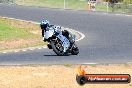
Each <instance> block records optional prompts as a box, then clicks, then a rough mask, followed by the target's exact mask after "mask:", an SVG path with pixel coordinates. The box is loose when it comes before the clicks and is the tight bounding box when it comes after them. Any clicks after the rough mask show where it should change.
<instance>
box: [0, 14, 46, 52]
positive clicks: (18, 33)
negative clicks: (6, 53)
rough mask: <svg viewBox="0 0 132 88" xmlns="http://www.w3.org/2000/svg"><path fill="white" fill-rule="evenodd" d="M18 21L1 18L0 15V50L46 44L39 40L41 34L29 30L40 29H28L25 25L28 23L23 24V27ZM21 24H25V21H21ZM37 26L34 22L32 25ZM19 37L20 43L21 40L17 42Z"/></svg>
mask: <svg viewBox="0 0 132 88" xmlns="http://www.w3.org/2000/svg"><path fill="white" fill-rule="evenodd" d="M20 23H21V22H20ZM20 23H19V22H18V21H15V20H9V19H3V18H1V17H0V44H1V45H0V51H1V50H9V49H20V48H27V47H34V46H42V45H45V44H46V43H44V42H43V41H42V40H41V34H34V33H32V32H31V30H34V31H36V30H40V29H30V28H28V27H26V26H28V25H25V26H24V27H22V26H20ZM11 24H13V25H11ZM21 24H27V23H26V22H23V23H21ZM32 25H33V24H32ZM37 26H38V28H39V25H35V24H34V26H33V27H36V28H37ZM21 39H22V43H21V41H20V43H19V40H21ZM12 41H13V43H12ZM14 41H15V42H14ZM4 42H5V43H6V44H9V45H10V46H9V47H8V46H6V44H5V43H4ZM16 42H17V44H16ZM24 42H25V43H24ZM18 43H19V44H18ZM11 45H12V46H11Z"/></svg>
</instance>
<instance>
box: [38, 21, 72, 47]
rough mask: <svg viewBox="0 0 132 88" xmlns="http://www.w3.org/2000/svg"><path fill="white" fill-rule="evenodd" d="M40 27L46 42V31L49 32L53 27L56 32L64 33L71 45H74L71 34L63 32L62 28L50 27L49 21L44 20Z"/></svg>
mask: <svg viewBox="0 0 132 88" xmlns="http://www.w3.org/2000/svg"><path fill="white" fill-rule="evenodd" d="M40 27H41V29H42V37H43V41H44V42H46V41H47V39H46V38H45V35H44V33H45V32H46V30H49V29H50V28H51V27H54V29H55V31H62V35H64V36H65V37H66V38H67V39H68V40H69V41H70V44H71V45H72V44H73V42H72V36H71V35H70V32H69V31H67V30H61V27H60V26H55V25H50V24H49V21H48V20H42V22H41V24H40Z"/></svg>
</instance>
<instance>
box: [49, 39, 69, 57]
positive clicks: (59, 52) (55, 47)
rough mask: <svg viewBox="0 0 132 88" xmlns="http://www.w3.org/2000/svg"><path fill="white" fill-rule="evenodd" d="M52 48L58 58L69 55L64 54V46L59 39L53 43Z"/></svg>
mask: <svg viewBox="0 0 132 88" xmlns="http://www.w3.org/2000/svg"><path fill="white" fill-rule="evenodd" d="M50 43H51V46H52V49H53V51H54V52H55V53H56V54H57V55H58V56H65V55H68V52H63V50H64V47H63V46H62V42H61V41H60V40H59V39H57V40H55V41H51V42H50Z"/></svg>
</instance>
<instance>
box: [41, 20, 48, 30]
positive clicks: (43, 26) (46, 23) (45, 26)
mask: <svg viewBox="0 0 132 88" xmlns="http://www.w3.org/2000/svg"><path fill="white" fill-rule="evenodd" d="M47 26H49V21H48V20H42V21H41V24H40V27H41V29H44V30H46V28H47Z"/></svg>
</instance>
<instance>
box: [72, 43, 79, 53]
mask: <svg viewBox="0 0 132 88" xmlns="http://www.w3.org/2000/svg"><path fill="white" fill-rule="evenodd" d="M78 53H79V49H78V47H77V45H75V44H74V46H73V48H72V51H71V54H72V55H77V54H78Z"/></svg>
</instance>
